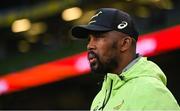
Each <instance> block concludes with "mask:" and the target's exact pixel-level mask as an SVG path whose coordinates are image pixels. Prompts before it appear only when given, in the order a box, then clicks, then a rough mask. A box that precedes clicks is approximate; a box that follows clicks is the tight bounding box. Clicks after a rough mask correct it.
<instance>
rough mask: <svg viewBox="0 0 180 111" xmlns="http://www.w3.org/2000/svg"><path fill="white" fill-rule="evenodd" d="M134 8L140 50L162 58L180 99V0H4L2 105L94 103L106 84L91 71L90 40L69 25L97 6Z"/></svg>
mask: <svg viewBox="0 0 180 111" xmlns="http://www.w3.org/2000/svg"><path fill="white" fill-rule="evenodd" d="M100 7H112V8H118V9H121V10H123V11H126V12H128V13H129V14H131V16H132V17H133V19H134V20H135V23H136V26H137V27H138V30H139V32H140V34H141V35H140V37H139V40H138V49H137V51H138V52H139V53H141V54H142V55H144V56H148V58H149V60H152V61H154V62H156V63H157V64H158V65H159V66H160V67H161V68H162V70H163V71H164V73H165V74H166V76H167V79H168V83H167V87H168V88H169V89H170V91H171V92H172V93H173V95H174V96H175V98H176V99H177V101H178V103H179V102H180V87H179V85H178V84H179V81H180V78H179V74H180V67H179V66H180V62H179V58H180V53H179V52H180V50H179V49H180V33H179V32H180V25H179V23H180V1H179V0H94V1H93V0H1V3H0V109H42V110H45V109H82V110H83V109H89V108H90V105H91V102H92V100H93V98H94V96H95V95H96V94H97V92H98V91H99V90H100V88H101V83H100V82H101V81H100V78H99V77H98V76H97V75H93V74H91V73H90V69H89V66H88V62H87V60H86V52H85V51H86V44H87V41H86V40H76V39H74V38H73V37H72V36H71V35H70V33H69V30H70V29H71V28H72V26H74V25H76V24H86V23H88V21H89V19H90V17H91V16H92V15H93V14H94V13H95V11H96V9H97V8H100Z"/></svg>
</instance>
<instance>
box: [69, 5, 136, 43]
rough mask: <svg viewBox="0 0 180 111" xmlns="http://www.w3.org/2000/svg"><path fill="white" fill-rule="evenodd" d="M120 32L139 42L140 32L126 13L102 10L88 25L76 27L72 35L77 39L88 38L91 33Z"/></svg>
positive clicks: (115, 10) (109, 9) (98, 11)
mask: <svg viewBox="0 0 180 111" xmlns="http://www.w3.org/2000/svg"><path fill="white" fill-rule="evenodd" d="M112 30H115V31H119V32H122V33H125V34H127V35H129V36H130V37H133V38H135V39H136V40H137V38H138V35H139V34H138V31H137V29H136V28H135V25H134V23H133V20H132V18H131V17H130V15H129V14H128V13H126V12H123V11H121V10H118V9H114V8H100V9H98V10H97V11H96V13H95V15H94V16H92V17H91V20H90V22H89V23H88V24H87V25H78V26H74V27H73V28H72V29H71V34H72V36H74V37H75V38H80V39H83V38H87V37H88V34H89V32H92V31H94V32H98V31H99V32H105V31H112Z"/></svg>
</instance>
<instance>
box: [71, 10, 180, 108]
mask: <svg viewBox="0 0 180 111" xmlns="http://www.w3.org/2000/svg"><path fill="white" fill-rule="evenodd" d="M71 31H72V35H73V36H74V37H76V38H88V39H89V43H88V45H87V50H88V59H89V63H90V66H91V70H92V72H94V73H97V74H100V75H103V76H105V77H104V82H103V85H102V89H101V91H100V92H99V93H98V94H97V96H96V97H95V99H94V101H93V103H92V106H91V110H108V111H111V110H179V105H178V103H177V102H176V100H175V98H174V97H173V95H172V94H171V92H170V91H169V90H168V89H167V88H166V86H165V85H166V82H167V81H166V77H165V75H164V73H163V72H162V71H161V69H160V68H159V67H158V66H157V65H156V64H155V63H153V62H151V61H148V60H147V59H146V58H145V57H141V56H140V55H138V54H136V41H137V38H138V32H137V30H136V28H135V26H134V24H133V21H132V19H131V17H130V16H129V15H128V14H127V13H125V12H123V11H120V10H117V9H112V8H101V9H99V10H97V12H96V14H95V15H94V16H93V17H92V18H91V20H90V22H89V24H88V25H80V26H75V27H73V28H72V30H71Z"/></svg>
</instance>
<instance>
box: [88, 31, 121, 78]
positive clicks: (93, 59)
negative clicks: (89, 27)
mask: <svg viewBox="0 0 180 111" xmlns="http://www.w3.org/2000/svg"><path fill="white" fill-rule="evenodd" d="M117 33H118V32H116V31H109V32H92V33H90V34H89V43H88V45H87V49H88V60H89V63H90V67H91V70H92V72H95V73H101V74H103V75H104V74H106V73H108V72H112V71H113V70H114V69H116V68H117V67H118V59H119V54H120V51H118V41H119V40H120V37H119V34H117Z"/></svg>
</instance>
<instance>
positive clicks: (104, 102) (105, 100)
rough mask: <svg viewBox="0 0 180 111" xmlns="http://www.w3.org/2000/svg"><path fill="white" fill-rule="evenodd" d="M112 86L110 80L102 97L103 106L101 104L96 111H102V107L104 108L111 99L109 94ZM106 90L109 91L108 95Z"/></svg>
mask: <svg viewBox="0 0 180 111" xmlns="http://www.w3.org/2000/svg"><path fill="white" fill-rule="evenodd" d="M112 85H113V80H111V83H110V88H109V89H106V92H105V97H104V100H103V104H102V106H101V107H100V108H98V110H102V111H103V109H104V107H105V106H106V104H107V102H108V101H109V99H110V97H111V92H112ZM108 90H109V93H108V95H107V92H108Z"/></svg>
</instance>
